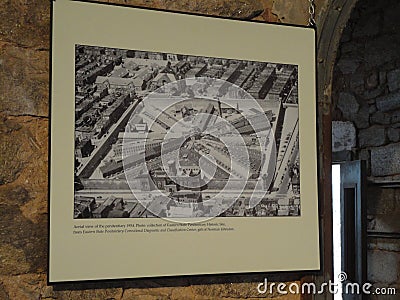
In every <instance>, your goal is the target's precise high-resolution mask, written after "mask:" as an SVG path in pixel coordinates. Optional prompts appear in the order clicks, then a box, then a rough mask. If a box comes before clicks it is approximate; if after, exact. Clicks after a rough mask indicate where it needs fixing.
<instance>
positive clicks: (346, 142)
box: [332, 121, 356, 152]
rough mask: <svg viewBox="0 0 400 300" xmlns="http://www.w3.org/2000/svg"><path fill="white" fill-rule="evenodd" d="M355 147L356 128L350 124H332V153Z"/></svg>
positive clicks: (336, 122)
mask: <svg viewBox="0 0 400 300" xmlns="http://www.w3.org/2000/svg"><path fill="white" fill-rule="evenodd" d="M355 146H356V128H355V127H354V125H353V123H351V122H340V121H335V122H332V152H340V151H344V150H351V149H352V148H354V147H355Z"/></svg>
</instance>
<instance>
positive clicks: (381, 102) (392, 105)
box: [376, 92, 400, 112]
mask: <svg viewBox="0 0 400 300" xmlns="http://www.w3.org/2000/svg"><path fill="white" fill-rule="evenodd" d="M376 107H377V108H378V110H380V111H383V112H386V111H390V110H395V109H400V92H397V93H392V94H388V95H385V96H382V97H379V98H377V99H376Z"/></svg>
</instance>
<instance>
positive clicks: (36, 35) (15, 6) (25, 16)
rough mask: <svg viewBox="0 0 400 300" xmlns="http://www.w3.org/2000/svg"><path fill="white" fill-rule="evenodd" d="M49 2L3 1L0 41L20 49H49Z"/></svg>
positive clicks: (0, 6)
mask: <svg viewBox="0 0 400 300" xmlns="http://www.w3.org/2000/svg"><path fill="white" fill-rule="evenodd" d="M49 24H50V2H49V1H46V0H36V1H24V0H11V1H10V0H3V1H1V2H0V28H1V30H0V40H2V41H5V42H8V43H13V44H15V45H18V46H21V47H32V48H36V49H49V47H50V45H49V44H50V26H49Z"/></svg>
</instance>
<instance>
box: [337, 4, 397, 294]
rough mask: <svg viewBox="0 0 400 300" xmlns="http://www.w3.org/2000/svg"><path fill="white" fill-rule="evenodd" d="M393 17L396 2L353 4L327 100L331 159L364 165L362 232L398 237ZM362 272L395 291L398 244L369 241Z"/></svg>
mask: <svg viewBox="0 0 400 300" xmlns="http://www.w3.org/2000/svg"><path fill="white" fill-rule="evenodd" d="M399 14H400V3H399V2H398V1H396V0H388V1H373V0H359V1H358V4H357V5H356V8H355V9H354V11H353V13H352V16H351V18H350V21H349V22H348V25H347V27H346V28H345V30H344V33H343V36H342V40H341V44H340V47H339V54H338V59H337V64H336V67H335V69H334V82H333V95H332V97H333V102H334V111H333V119H334V120H335V122H333V151H335V153H334V158H335V159H336V160H352V159H362V160H366V161H367V169H368V171H367V172H368V174H367V175H368V178H369V182H370V184H369V187H368V192H367V202H368V204H367V210H368V215H369V216H368V218H369V224H368V227H369V228H368V229H369V230H375V231H380V232H390V233H399V232H400V217H399V214H400V189H399V188H396V187H395V186H394V184H396V183H399V182H400V51H399V49H400V48H399V47H400V23H399V22H398V16H399ZM378 183H379V184H378ZM383 183H385V185H389V186H392V187H391V188H390V187H389V188H383V185H382V184H383ZM368 269H369V272H368V277H369V280H370V281H371V282H374V283H380V284H382V285H392V286H396V287H399V286H400V277H399V274H400V241H399V240H395V239H382V238H370V239H369V254H368ZM388 299H389V298H388ZM393 299H394V298H393Z"/></svg>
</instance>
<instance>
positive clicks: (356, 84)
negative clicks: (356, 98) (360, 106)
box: [350, 72, 365, 95]
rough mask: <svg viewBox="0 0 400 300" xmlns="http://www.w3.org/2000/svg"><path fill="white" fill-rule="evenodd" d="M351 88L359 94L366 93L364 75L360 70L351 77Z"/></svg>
mask: <svg viewBox="0 0 400 300" xmlns="http://www.w3.org/2000/svg"><path fill="white" fill-rule="evenodd" d="M350 89H351V91H352V92H354V93H356V94H357V95H362V94H363V93H364V90H365V87H364V75H363V74H362V73H360V72H356V73H354V74H353V75H352V76H351V78H350Z"/></svg>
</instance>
